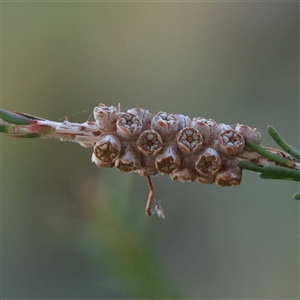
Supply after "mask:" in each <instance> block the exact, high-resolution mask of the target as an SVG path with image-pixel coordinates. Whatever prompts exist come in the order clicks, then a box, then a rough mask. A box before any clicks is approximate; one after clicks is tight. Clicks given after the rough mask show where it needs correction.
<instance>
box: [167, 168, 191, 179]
mask: <svg viewBox="0 0 300 300" xmlns="http://www.w3.org/2000/svg"><path fill="white" fill-rule="evenodd" d="M170 177H171V179H172V180H180V181H182V182H185V181H190V182H191V181H195V180H196V178H197V173H196V171H195V170H193V169H190V168H181V169H179V170H177V171H174V172H173V173H172V174H170Z"/></svg>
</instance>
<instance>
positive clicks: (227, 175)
mask: <svg viewBox="0 0 300 300" xmlns="http://www.w3.org/2000/svg"><path fill="white" fill-rule="evenodd" d="M241 180H242V171H241V169H240V167H239V166H238V162H237V161H235V160H226V161H224V162H223V164H222V169H221V170H220V171H219V172H218V173H217V174H216V178H215V182H216V184H218V185H220V186H238V185H239V184H240V183H241Z"/></svg>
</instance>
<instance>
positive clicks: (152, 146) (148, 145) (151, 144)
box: [137, 130, 162, 156]
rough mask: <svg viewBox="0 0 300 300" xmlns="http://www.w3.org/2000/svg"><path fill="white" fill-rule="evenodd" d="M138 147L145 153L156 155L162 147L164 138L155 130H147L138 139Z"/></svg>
mask: <svg viewBox="0 0 300 300" xmlns="http://www.w3.org/2000/svg"><path fill="white" fill-rule="evenodd" d="M137 147H138V149H139V151H140V152H141V153H142V154H144V155H149V156H152V155H156V154H157V153H158V152H159V151H160V150H161V149H162V139H161V136H160V135H159V133H157V132H155V131H154V130H146V131H144V132H142V133H141V135H140V136H139V137H138V139H137Z"/></svg>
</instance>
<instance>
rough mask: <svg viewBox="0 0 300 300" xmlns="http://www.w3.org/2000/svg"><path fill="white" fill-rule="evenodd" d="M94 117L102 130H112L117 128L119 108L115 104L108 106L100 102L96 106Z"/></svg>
mask: <svg viewBox="0 0 300 300" xmlns="http://www.w3.org/2000/svg"><path fill="white" fill-rule="evenodd" d="M94 118H95V120H96V123H97V125H98V126H99V128H100V129H101V130H102V131H105V132H112V131H115V130H116V121H117V118H118V110H117V108H115V107H114V106H110V107H108V106H106V105H104V104H102V103H100V105H99V106H96V107H95V108H94Z"/></svg>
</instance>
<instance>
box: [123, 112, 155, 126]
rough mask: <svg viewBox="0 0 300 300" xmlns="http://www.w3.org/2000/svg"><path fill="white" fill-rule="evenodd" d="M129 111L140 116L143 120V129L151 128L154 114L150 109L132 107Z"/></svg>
mask: <svg viewBox="0 0 300 300" xmlns="http://www.w3.org/2000/svg"><path fill="white" fill-rule="evenodd" d="M127 112H128V113H130V114H133V115H135V116H137V117H138V118H139V120H140V121H141V122H142V131H145V130H149V129H150V126H151V120H152V114H151V113H150V112H149V110H146V109H142V108H132V109H129V110H127Z"/></svg>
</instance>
